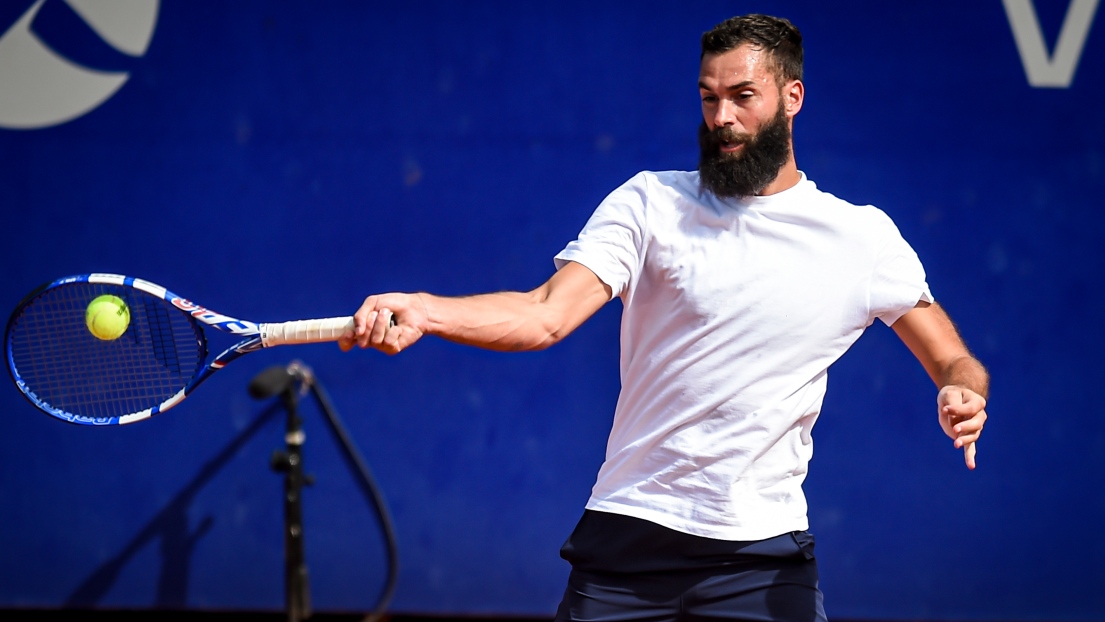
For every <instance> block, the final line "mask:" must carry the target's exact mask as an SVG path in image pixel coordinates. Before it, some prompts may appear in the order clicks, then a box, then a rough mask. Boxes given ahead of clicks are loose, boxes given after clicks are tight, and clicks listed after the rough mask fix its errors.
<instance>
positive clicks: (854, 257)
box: [341, 15, 988, 621]
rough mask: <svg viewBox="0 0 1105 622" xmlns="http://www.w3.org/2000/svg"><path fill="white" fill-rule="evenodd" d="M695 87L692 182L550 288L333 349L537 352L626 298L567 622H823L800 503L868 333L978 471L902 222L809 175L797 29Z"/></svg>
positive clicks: (566, 257) (634, 189) (965, 404)
mask: <svg viewBox="0 0 1105 622" xmlns="http://www.w3.org/2000/svg"><path fill="white" fill-rule="evenodd" d="M698 89H699V92H700V94H701V99H702V117H703V123H702V126H701V128H700V130H699V142H700V146H701V158H700V162H699V166H698V170H697V171H664V172H642V173H640V174H638V175H636V176H635V177H633V178H632V179H630V180H629V181H627V182H625V184H624V185H622V186H621V187H619V188H618V189H616V190H614V191H613V192H612V193H611V194H610V195H609V196H607V197H606V199H605V200H604V201H602V203H601V204H600V205H599V206H598V208H597V209H596V210H595V212H594V214H593V215H592V216H591V218H590V220H589V221H588V222H587V223H586V225H585V226H584V228H583V230H582V231H581V232H580V234H579V236H578V238H577V239H576V240H574V241H572V242H570V243H569V244H568V245H567V246H566V247H565V248H564V250H563V251H561V252H560V253H559V254H558V255H556V258H555V262H556V266H557V270H556V272H555V273H554V274H553V276H552V277H551V278H550V279H549V280H548V282H546V283H545V284H543V285H541V286H540V287H538V288H537V289H534V290H533V291H530V292H525V293H522V292H500V293H492V294H486V295H478V296H469V297H462V298H447V297H440V296H434V295H430V294H426V293H416V294H400V293H392V294H384V295H378V296H370V297H368V298H367V299H365V301H364V304H363V305H362V306H361V308H360V309H359V310H358V311H357V312H356V315H355V326H356V327H355V330H354V332H353V333H351V334H347V335H345V336H344V337H343V339H342V341H341V345H342V347H343V348H344V349H347V350H348V349H349V348H351V347H353V346H354V345H357V346H360V347H362V348H364V347H372V348H376V349H379V350H382V351H384V352H387V353H391V354H394V353H397V352H399V351H401V350H403V349H405V348H408V347H410V346H411V345H412V344H413V343H414V342H416V341H417V340H418V339H419V338H421V337H422V336H423V335H436V336H438V337H442V338H445V339H448V340H450V341H454V342H459V343H463V344H469V345H472V346H478V347H481V348H489V349H493V350H504V351H518V350H539V349H542V348H546V347H548V346H551V345H553V344H555V343H556V342H558V341H560V340H561V339H563V338H564V337H566V336H567V335H568V334H570V333H571V332H572V331H573V330H574V329H575V328H576V327H577V326H579V325H580V324H581V323H583V322H584V321H585V320H586V319H587V318H588V317H590V316H591V315H592V314H593V313H595V311H596V310H598V309H599V308H600V307H601V306H602V305H604V304H606V303H607V302H608V301H610V300H611V299H613V298H620V299H621V301H622V304H623V306H624V311H623V315H622V327H621V381H622V386H621V393H620V395H619V398H618V403H617V407H616V411H615V415H614V423H613V429H612V430H611V433H610V438H609V441H608V446H607V451H606V460H605V462H604V464H603V465H602V467H601V469H600V470H599V473H598V478H597V481H596V483H595V486H594V488H593V490H592V495H591V497H590V500H589V501H588V503H587V507H586V510H585V512H584V515H583V517H582V518H581V520H580V522H579V524H578V525H577V526H576V528H575V530H574V531H573V533H572V534H571V536H570V537H569V538H568V540H567V542H566V543H565V544H564V547H563V548H562V550H561V555H562V556H563V557H564V558H565V559H567V560H568V561H569V562H571V564H572V572H571V574H570V576H569V580H568V588H567V590H566V591H565V594H564V598H563V601H562V603H561V605H560V608H559V611H558V613H557V619H558V620H592V621H595V620H620V621H628V620H651V621H659V620H706V619H711V620H715V619H716V620H824V619H825V613H824V607H823V604H822V596H821V592H820V590H819V588H818V576H817V563H816V560H815V558H814V541H813V536H812V535H810V534H809V533H808V532H807V529H808V522H807V518H806V501H805V498H804V496H803V492H802V482H803V480H804V479H805V476H806V471H807V465H808V463H809V460H810V457H811V455H812V440H811V437H810V433H811V430H812V428H813V425H814V422H815V421H816V420H817V417H818V415H819V414H820V412H821V405H822V400H823V398H824V395H825V387H826V377H827V370H828V368H829V366H830V365H831V364H832V363H833V362H834V361H836V360H837V358H839V357H840V356H841V355H842V354H843V353H844V352H845V350H847V349H848V348H849V347H850V346H851V345H852V343H854V342H855V341H856V339H858V338H859V336H860V334H861V333H862V332H863V330H864V329H865V328H866V327H867V326H869V325H870V324H871V323H873V322H874V321H875V320H876V319H878V320H881V321H882V322H884V323H885V324H887V325H889V326H891V327H892V328H893V329H894V331H895V332H896V333H897V334H898V336H899V337H900V338H901V339H902V341H903V342H905V344H906V345H907V346H908V347H909V349H910V351H912V353H913V354H914V355H915V356H916V358H917V359H918V360H919V361H920V363H921V365H923V366H924V368H925V370H926V371H927V372H928V374H929V375H930V376H931V377H932V379H933V381H934V382H935V383H936V386H937V388H938V392H937V395H936V403H937V414H938V420H939V423H940V427H941V428H942V429H943V430H944V432H945V433H946V434H947V435H948V436H949V437H951V438H952V439H953V443H954V446H955V447H956V448H959V449H961V450H962V451H963V452H964V459H965V461H966V466H967V468H970V469H973V468H975V444H976V442H977V441H978V438H979V434H980V433H981V431H982V427H983V424H984V423H985V421H986V411H985V406H986V395H987V386H988V374H987V372H986V370H985V369H984V368H983V366H982V365H981V364H980V363H979V362H978V361H977V360H976V359H975V358H974V357H973V356H972V355H971V353H970V352H969V351H968V349H967V347H966V346H965V345H964V343H963V341H962V339H961V338H960V336H959V335H958V333H957V331H956V329H955V327H954V326H953V324H952V322H951V321H950V320H949V318H948V316H947V315H946V314H945V312H944V311H943V310H941V308H940V306H938V305H937V304H936V302H935V300H934V299H933V296H932V294H931V293H930V291H929V286H928V284H927V282H926V277H925V272H924V269H923V267H922V265H921V262H920V261H919V260H918V258H917V255H916V253H915V252H914V251H913V249H912V248H911V247H910V246H909V244H907V243H906V241H905V240H903V239H902V236H901V235H900V233H899V231H898V229H897V228H896V227H895V225H894V223H893V222H891V220H890V218H888V217H887V216H886V214H884V213H883V212H882V211H880V210H878V209H876V208H875V207H872V206H858V205H852V204H850V203H848V202H846V201H844V200H841V199H838V198H836V197H834V196H833V195H831V194H828V193H826V192H823V191H822V190H820V189H819V188H818V187H817V186H816V185H815V184H814V182H813V181H811V180H810V179H808V178H807V177H806V176H805V174H804V173H802V172H801V171H800V170H799V169H798V168H797V165H796V163H795V159H794V149H793V142H792V139H791V133H792V129H793V123H794V117H795V115H797V114H798V112H799V111H800V110H801V109H802V104H803V101H804V96H805V87H804V86H803V83H802V37H801V35H800V34H799V31H798V29H797V28H795V27H794V26H793V25H792V24H791V23H790V22H788V21H787V20H784V19H778V18H774V17H769V16H764V15H746V16H743V17H736V18H733V19H729V20H726V21H725V22H722V23H721V24H718V25H717V26H716V27H715V28H713V29H712V30H710V31H709V32H707V33H705V34H704V35H703V37H702V57H701V66H700V73H699V77H698ZM392 316H394V317H395V318H396V320H397V323H396V324H395V325H394V326H392V325H391V319H392Z"/></svg>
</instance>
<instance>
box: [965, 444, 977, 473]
mask: <svg viewBox="0 0 1105 622" xmlns="http://www.w3.org/2000/svg"><path fill="white" fill-rule="evenodd" d="M977 452H978V449H976V445H975V443H971V444H970V445H967V446H966V447H964V448H963V459H964V460H965V461H966V463H967V468H968V469H971V470H972V471H973V470H974V469H975V466H976V464H975V453H977Z"/></svg>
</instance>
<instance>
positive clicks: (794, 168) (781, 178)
mask: <svg viewBox="0 0 1105 622" xmlns="http://www.w3.org/2000/svg"><path fill="white" fill-rule="evenodd" d="M800 181H802V173H799V172H798V164H797V163H795V161H794V156H793V155H792V156H791V157H790V159H789V160H787V163H786V164H784V165H783V167H782V168H781V169H779V174H778V175H776V176H775V179H773V180H772V181H771V183H770V184H768V185H767V187H766V188H764V189H763V191H762V192H760V195H759V196H761V197H766V196H770V195H772V194H778V193H780V192H783V191H784V190H790V189H791V188H793V187H795V186H797V185H798V182H800Z"/></svg>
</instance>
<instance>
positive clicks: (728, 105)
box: [714, 99, 737, 128]
mask: <svg viewBox="0 0 1105 622" xmlns="http://www.w3.org/2000/svg"><path fill="white" fill-rule="evenodd" d="M736 122H737V110H736V105H735V104H733V102H731V101H728V100H726V99H722V100H721V101H719V102H718V105H717V109H716V110H714V127H715V128H719V127H728V126H730V125H735V124H736Z"/></svg>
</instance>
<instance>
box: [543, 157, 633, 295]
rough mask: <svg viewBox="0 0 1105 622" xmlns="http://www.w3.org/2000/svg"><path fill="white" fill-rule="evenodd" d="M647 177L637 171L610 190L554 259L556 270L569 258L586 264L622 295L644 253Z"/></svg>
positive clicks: (614, 293) (614, 292)
mask: <svg viewBox="0 0 1105 622" xmlns="http://www.w3.org/2000/svg"><path fill="white" fill-rule="evenodd" d="M646 185H647V178H646V177H645V174H644V173H641V174H638V175H636V176H635V177H633V178H632V179H630V180H629V181H627V182H625V183H624V184H622V186H620V187H619V188H618V189H616V190H614V191H613V192H611V193H610V194H609V195H608V196H607V197H606V198H605V199H604V200H603V201H602V203H600V204H599V206H598V208H596V209H595V212H594V213H593V214H591V218H590V219H588V221H587V224H586V225H584V227H583V230H582V231H580V232H579V236H578V237H577V238H576V239H575V240H573V241H572V242H569V243H568V245H567V246H566V247H565V248H564V250H562V251H560V252H559V253H557V254H556V256H555V257H554V258H553V262H554V263H555V264H556V268H557V270H559V269H560V268H562V267H564V265H565V264H567V263H568V262H569V261H574V262H576V263H579V264H582V265H584V266H586V267H587V268H588V269H590V270H591V272H594V273H595V275H596V276H598V277H599V279H600V280H602V282H603V283H606V284H607V285H609V286H610V289H611V291H612V292H613V296H615V297H617V296H621V295H622V294H624V293H625V291H626V289H627V288H628V287H629V286H630V283H632V282H633V281H634V280H635V279H636V278H637V275H638V273H639V271H640V266H641V257H642V256H643V255H644V250H643V247H644V242H643V241H644V239H645V204H646V201H647V199H646V196H647V191H646Z"/></svg>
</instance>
